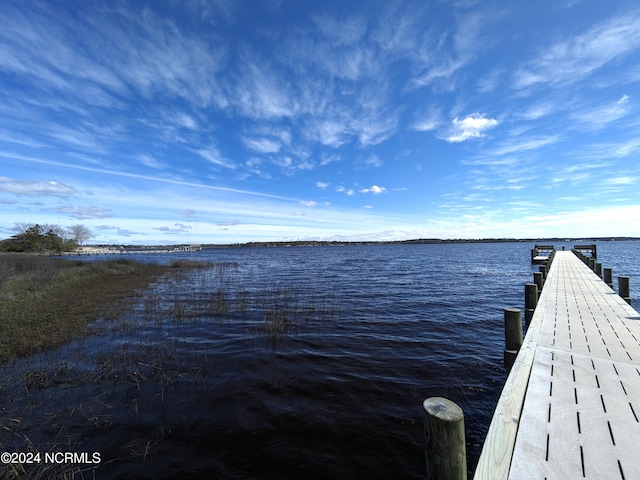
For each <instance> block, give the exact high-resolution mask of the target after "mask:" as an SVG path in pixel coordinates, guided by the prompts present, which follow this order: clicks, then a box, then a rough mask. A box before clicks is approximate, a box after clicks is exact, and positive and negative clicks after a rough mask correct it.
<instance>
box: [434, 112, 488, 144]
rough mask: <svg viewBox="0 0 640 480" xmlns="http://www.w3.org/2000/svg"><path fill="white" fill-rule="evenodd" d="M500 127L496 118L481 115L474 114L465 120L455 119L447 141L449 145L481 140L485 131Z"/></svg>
mask: <svg viewBox="0 0 640 480" xmlns="http://www.w3.org/2000/svg"><path fill="white" fill-rule="evenodd" d="M496 125H498V121H497V120H496V119H494V118H487V117H485V116H484V115H481V114H479V113H473V114H471V115H469V116H467V117H465V118H463V119H459V118H458V117H456V118H454V119H453V122H452V126H451V130H450V132H449V135H448V136H447V137H446V138H445V140H446V141H447V142H449V143H457V142H464V141H465V140H469V139H470V138H481V137H484V136H485V131H487V130H489V129H490V128H493V127H495V126H496Z"/></svg>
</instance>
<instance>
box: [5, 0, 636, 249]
mask: <svg viewBox="0 0 640 480" xmlns="http://www.w3.org/2000/svg"><path fill="white" fill-rule="evenodd" d="M0 6H1V8H0V96H1V101H0V218H2V221H1V222H0V237H6V236H9V235H10V234H12V233H13V231H12V228H13V227H14V225H15V223H16V222H28V223H48V224H57V225H61V226H70V225H75V224H78V223H81V224H84V225H86V226H87V227H89V228H90V229H91V231H92V232H93V234H94V238H93V240H92V242H93V243H141V244H156V243H165V244H166V243H183V242H202V243H210V242H211V243H233V242H246V241H258V240H302V239H326V240H395V239H407V238H423V237H440V238H486V237H518V238H523V237H546V236H560V237H588V236H608V235H616V236H622V235H629V236H640V221H639V219H640V194H639V193H638V190H639V189H638V183H639V180H640V117H639V116H638V112H639V109H638V106H639V105H640V103H639V102H640V95H639V93H640V91H639V90H640V89H639V87H640V6H639V4H638V2H637V1H635V0H629V1H610V2H602V1H599V0H597V1H596V0H593V1H580V0H566V1H563V0H554V1H539V2H538V1H536V2H503V1H493V2H492V1H482V2H480V1H473V0H468V1H465V0H458V1H455V0H452V1H446V0H441V1H429V2H424V1H414V2H402V1H380V2H377V1H344V0H342V1H331V0H328V1H322V2H318V1H302V0H300V1H285V0H282V1H262V2H260V1H227V0H219V1H204V0H203V1H191V2H182V1H164V2H163V1H147V2H136V1H127V2H124V1H123V2H117V1H114V2H95V1H66V0H65V1H45V2H39V1H29V2H23V1H10V0H0Z"/></svg>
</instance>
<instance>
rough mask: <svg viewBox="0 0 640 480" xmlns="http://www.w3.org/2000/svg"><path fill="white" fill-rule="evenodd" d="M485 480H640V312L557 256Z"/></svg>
mask: <svg viewBox="0 0 640 480" xmlns="http://www.w3.org/2000/svg"><path fill="white" fill-rule="evenodd" d="M474 478H475V479H476V480H497V479H514V480H516V479H517V480H520V479H522V480H524V479H527V480H528V479H540V480H544V479H546V480H554V479H558V480H566V479H584V478H587V479H598V480H602V479H616V480H632V479H635V478H640V314H638V312H636V311H635V310H634V309H633V308H632V307H631V306H630V305H629V304H627V303H626V302H625V301H624V300H623V299H622V298H621V297H619V296H618V295H617V294H616V293H615V292H614V291H613V290H612V289H611V288H610V287H609V286H607V285H606V284H605V283H604V282H603V281H602V280H601V279H600V278H599V277H598V276H597V275H596V274H595V273H594V272H593V271H592V270H591V269H589V267H587V266H586V265H585V264H584V263H583V262H582V261H581V260H579V259H578V257H577V256H576V255H574V254H573V253H572V252H569V251H566V252H565V251H557V252H556V254H555V257H554V260H553V263H552V265H551V269H550V272H549V274H548V276H547V278H546V282H545V284H544V288H543V290H542V292H541V294H540V298H539V300H538V305H537V307H536V309H535V312H534V314H533V318H532V320H531V324H530V326H529V328H528V331H527V334H526V337H525V339H524V342H523V344H522V347H521V348H520V351H519V353H518V356H517V358H516V361H515V363H514V366H513V368H512V370H511V372H510V374H509V376H508V378H507V380H506V382H505V386H504V389H503V392H502V395H501V397H500V399H499V401H498V405H497V407H496V411H495V414H494V417H493V420H492V422H491V425H490V427H489V432H488V434H487V438H486V441H485V444H484V447H483V450H482V454H481V456H480V460H479V462H478V466H477V468H476V472H475V476H474Z"/></svg>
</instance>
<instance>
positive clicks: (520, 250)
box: [0, 242, 640, 479]
mask: <svg viewBox="0 0 640 480" xmlns="http://www.w3.org/2000/svg"><path fill="white" fill-rule="evenodd" d="M532 246H533V245H529V244H526V243H496V244H451V245H371V246H335V247H296V248H286V247H274V248H228V249H213V250H205V251H202V252H195V253H189V254H180V256H179V258H185V259H186V258H190V259H196V260H202V261H210V262H216V263H217V264H218V265H217V266H215V267H212V268H211V269H207V270H201V271H196V272H195V273H194V274H193V275H190V276H188V277H187V278H185V279H183V280H180V281H172V282H164V283H160V284H158V285H155V286H154V287H153V288H152V289H151V290H150V292H149V293H148V294H147V295H146V297H145V299H142V300H141V301H140V303H139V304H138V305H137V306H136V308H134V309H133V310H132V311H131V312H130V313H128V314H127V315H125V316H124V317H122V318H121V319H119V320H118V321H116V322H112V323H110V324H108V325H105V324H103V323H101V322H98V323H97V324H96V325H95V326H94V329H95V333H94V334H93V335H91V336H89V337H87V338H83V339H79V340H76V341H73V342H71V343H70V344H68V345H67V346H65V347H64V348H62V349H60V350H56V351H54V352H47V353H44V354H40V355H36V356H33V357H30V358H28V359H23V360H20V361H17V362H15V363H13V364H11V365H8V366H5V367H4V368H3V370H2V377H0V378H2V379H3V380H2V381H1V383H0V404H1V405H2V416H1V417H0V421H1V422H2V425H3V426H5V427H9V428H5V429H3V431H2V432H1V433H0V443H1V445H0V446H1V447H2V450H9V451H21V452H25V451H29V448H31V449H32V450H36V451H40V452H42V453H44V451H72V452H83V451H86V452H99V453H100V456H101V464H100V465H98V466H97V467H95V466H94V465H84V466H83V468H84V469H85V471H84V473H83V475H84V476H85V478H93V477H92V475H94V474H95V477H96V478H173V477H176V476H183V475H184V476H188V477H190V478H199V477H201V478H268V479H275V478H299V477H302V476H304V477H305V478H341V479H344V478H423V477H424V474H425V459H424V433H423V413H422V401H423V400H424V399H425V398H427V397H431V396H444V397H447V398H449V399H451V400H453V401H455V402H456V403H458V404H459V405H460V406H461V407H462V408H463V410H464V411H465V422H466V434H467V454H468V463H469V470H470V473H472V472H473V470H474V468H475V465H476V463H477V459H478V456H479V454H480V450H481V448H482V442H483V441H484V437H485V435H486V431H487V429H488V426H489V423H490V420H491V417H492V415H493V411H494V408H495V405H496V402H497V399H498V397H499V395H500V392H501V389H502V386H503V383H504V380H505V372H504V369H503V367H502V349H503V324H502V322H503V313H502V312H503V308H506V307H519V308H523V302H524V300H523V293H524V288H523V284H524V283H527V282H531V281H532V279H533V276H532V273H533V272H534V271H537V269H538V268H537V266H531V265H530V249H531V247H532ZM638 253H640V242H603V243H600V244H598V254H599V260H601V261H602V262H603V264H604V266H611V267H612V268H613V269H614V276H615V275H623V274H624V275H629V276H630V277H631V286H632V291H631V295H632V298H634V299H637V298H639V297H638V286H640V285H638V282H639V281H640V268H639V265H638V262H637V258H638ZM101 258H104V257H96V258H95V259H96V260H99V259H101ZM109 258H112V257H109ZM141 258H142V259H143V260H145V261H149V260H152V261H157V262H167V261H170V260H173V259H175V258H176V257H175V256H174V255H158V256H149V255H144V256H141ZM214 300H215V302H214ZM213 305H216V307H215V308H214V307H213ZM105 328H106V330H105ZM30 444H31V445H32V446H30ZM94 468H95V471H94V470H92V469H94ZM77 478H78V477H77Z"/></svg>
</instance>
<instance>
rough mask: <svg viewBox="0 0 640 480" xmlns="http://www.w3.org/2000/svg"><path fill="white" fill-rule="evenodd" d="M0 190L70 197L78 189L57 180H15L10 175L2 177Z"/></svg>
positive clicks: (19, 193) (18, 193)
mask: <svg viewBox="0 0 640 480" xmlns="http://www.w3.org/2000/svg"><path fill="white" fill-rule="evenodd" d="M0 192H5V193H11V194H13V195H34V196H39V197H40V196H55V197H68V196H70V195H73V194H75V193H76V189H75V188H73V187H70V186H68V185H65V184H63V183H58V182H55V181H51V182H30V181H24V180H13V179H11V178H8V177H0Z"/></svg>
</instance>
